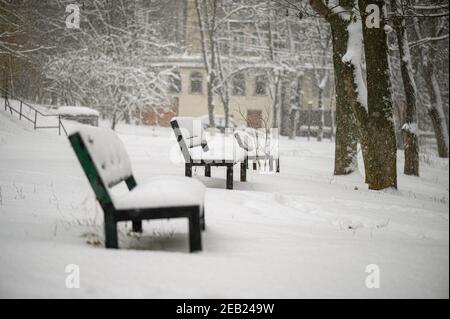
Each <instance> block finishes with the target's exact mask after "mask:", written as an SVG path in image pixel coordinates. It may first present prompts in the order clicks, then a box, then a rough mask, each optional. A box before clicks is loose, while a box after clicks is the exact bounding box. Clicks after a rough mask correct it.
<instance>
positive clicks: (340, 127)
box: [329, 17, 358, 175]
mask: <svg viewBox="0 0 450 319" xmlns="http://www.w3.org/2000/svg"><path fill="white" fill-rule="evenodd" d="M329 22H330V24H331V32H332V41H333V64H334V76H335V80H334V83H335V92H336V123H335V125H336V137H335V157H334V174H335V175H347V174H350V173H352V172H354V171H355V170H356V169H357V163H358V162H357V151H358V150H357V145H358V134H357V126H356V120H355V116H354V110H353V108H354V104H355V103H356V101H357V93H356V91H355V89H354V87H355V84H354V83H355V81H354V74H353V70H352V68H351V67H350V66H348V65H346V64H344V63H343V62H342V57H343V56H344V54H345V53H346V52H347V43H348V32H347V23H345V22H344V21H342V20H341V19H339V17H335V18H332V19H330V21H329Z"/></svg>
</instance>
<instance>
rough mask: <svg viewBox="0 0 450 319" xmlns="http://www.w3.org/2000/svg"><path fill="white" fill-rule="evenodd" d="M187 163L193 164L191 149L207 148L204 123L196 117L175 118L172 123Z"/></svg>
mask: <svg viewBox="0 0 450 319" xmlns="http://www.w3.org/2000/svg"><path fill="white" fill-rule="evenodd" d="M170 124H171V125H172V129H173V131H174V133H175V136H176V138H177V142H178V144H179V145H180V148H181V152H182V153H183V156H184V159H185V161H186V162H191V155H190V153H189V148H193V147H197V146H201V147H203V148H205V147H206V144H207V143H206V140H205V138H204V131H203V128H202V123H201V121H200V120H199V119H197V118H195V117H180V116H179V117H174V118H172V120H171V121H170Z"/></svg>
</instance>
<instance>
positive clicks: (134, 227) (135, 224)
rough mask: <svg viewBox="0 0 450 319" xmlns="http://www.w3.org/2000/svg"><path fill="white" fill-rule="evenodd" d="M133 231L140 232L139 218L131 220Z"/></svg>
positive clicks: (140, 222) (140, 223)
mask: <svg viewBox="0 0 450 319" xmlns="http://www.w3.org/2000/svg"><path fill="white" fill-rule="evenodd" d="M132 223H133V232H135V233H142V221H141V220H136V221H135V220H134V221H133V222H132Z"/></svg>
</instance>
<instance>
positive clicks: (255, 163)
mask: <svg viewBox="0 0 450 319" xmlns="http://www.w3.org/2000/svg"><path fill="white" fill-rule="evenodd" d="M256 165H257V160H254V161H253V170H254V171H256V169H257V167H256Z"/></svg>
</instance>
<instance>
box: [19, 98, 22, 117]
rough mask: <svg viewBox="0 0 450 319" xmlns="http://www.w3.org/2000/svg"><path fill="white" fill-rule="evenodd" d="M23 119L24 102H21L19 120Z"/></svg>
mask: <svg viewBox="0 0 450 319" xmlns="http://www.w3.org/2000/svg"><path fill="white" fill-rule="evenodd" d="M21 119H22V101H20V112H19V120H21Z"/></svg>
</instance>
